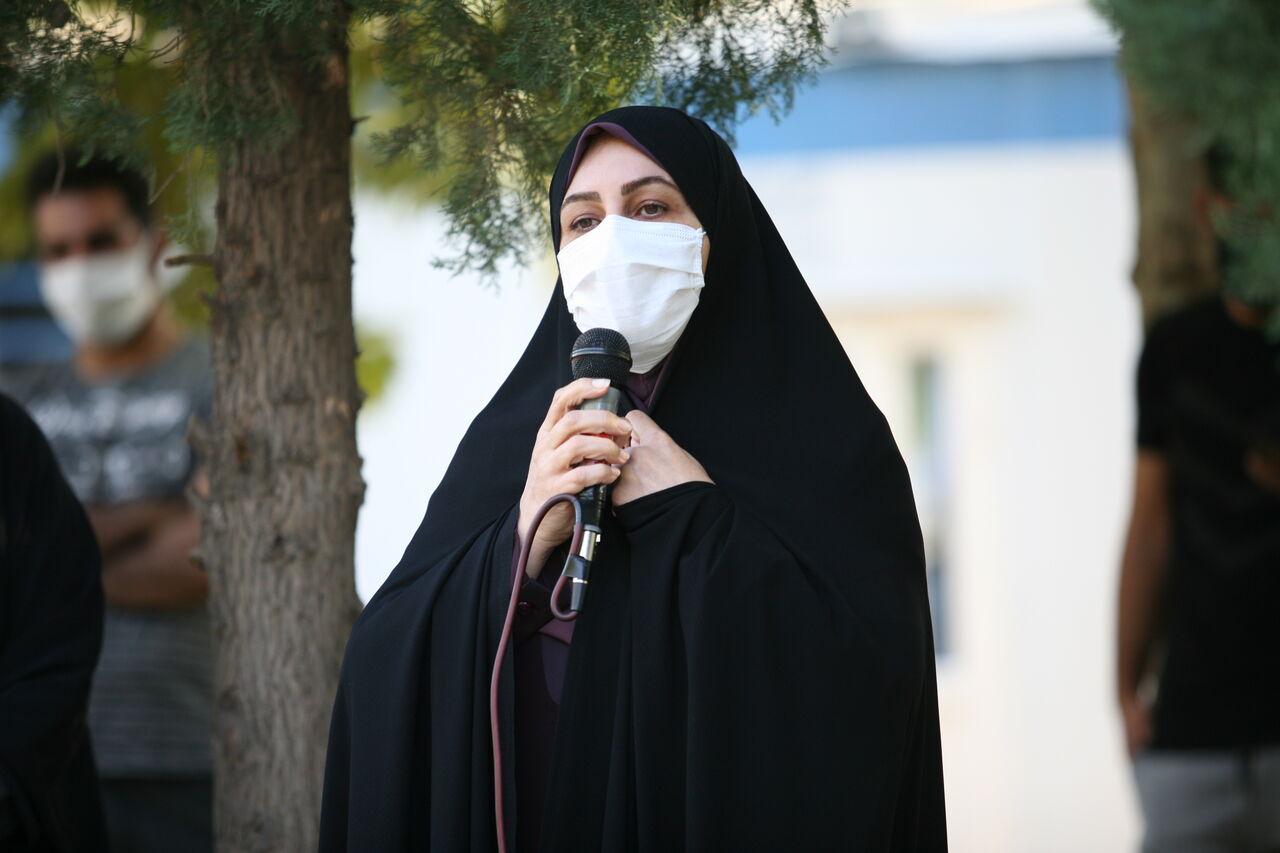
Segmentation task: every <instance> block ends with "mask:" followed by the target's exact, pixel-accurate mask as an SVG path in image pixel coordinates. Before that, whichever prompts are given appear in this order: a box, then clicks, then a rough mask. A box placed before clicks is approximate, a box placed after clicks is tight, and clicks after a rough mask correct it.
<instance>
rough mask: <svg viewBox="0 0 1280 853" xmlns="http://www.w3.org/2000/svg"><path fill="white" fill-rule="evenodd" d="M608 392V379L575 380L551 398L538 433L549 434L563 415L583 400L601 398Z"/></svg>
mask: <svg viewBox="0 0 1280 853" xmlns="http://www.w3.org/2000/svg"><path fill="white" fill-rule="evenodd" d="M608 390H609V380H608V379H575V380H573V381H572V382H570V383H569V384H568V385H566V386H564V387H563V388H560V389H558V390H557V391H556V393H555V396H553V397H552V398H551V406H550V408H548V409H547V417H546V418H545V419H544V420H543V421H542V427H541V428H540V429H539V432H550V431H551V429H552V427H554V426H555V425H556V424H557V423H559V422H560V419H561V418H563V417H564V416H565V413H567V412H569V411H570V410H572V409H574V408H576V407H577V406H578V405H579V404H580V403H582V401H583V400H591V399H594V398H596V397H600V396H603V395H604V393H605V392H606V391H608Z"/></svg>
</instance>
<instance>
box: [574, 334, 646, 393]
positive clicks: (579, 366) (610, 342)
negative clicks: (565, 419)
mask: <svg viewBox="0 0 1280 853" xmlns="http://www.w3.org/2000/svg"><path fill="white" fill-rule="evenodd" d="M569 362H570V364H571V365H572V367H573V378H574V379H582V378H583V377H590V378H592V379H608V380H609V382H610V384H612V385H613V387H615V388H622V387H624V386H625V385H626V384H627V375H628V374H629V373H631V345H630V344H628V343H627V339H626V338H624V337H623V336H622V335H621V334H619V333H618V332H615V331H614V330H613V329H587V330H586V331H585V332H583V333H582V334H581V335H578V339H577V340H576V341H574V342H573V351H572V352H571V353H570V354H569Z"/></svg>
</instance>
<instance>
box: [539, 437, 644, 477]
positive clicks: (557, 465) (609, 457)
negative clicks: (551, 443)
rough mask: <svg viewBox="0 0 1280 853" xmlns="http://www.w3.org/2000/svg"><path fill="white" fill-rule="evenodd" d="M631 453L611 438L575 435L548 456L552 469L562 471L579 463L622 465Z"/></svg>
mask: <svg viewBox="0 0 1280 853" xmlns="http://www.w3.org/2000/svg"><path fill="white" fill-rule="evenodd" d="M630 457H631V452H630V451H629V450H627V449H625V448H622V447H619V446H618V445H617V444H615V443H614V441H613V439H611V438H601V437H600V436H598V435H575V436H573V437H572V438H570V439H569V440H568V441H566V442H565V443H564V444H562V445H560V446H559V447H557V448H556V449H555V451H554V452H552V453H551V454H550V461H551V465H552V469H553V470H556V471H564V470H566V469H568V468H570V467H571V466H573V465H576V464H578V463H579V462H586V461H593V462H608V463H610V464H613V465H622V464H624V463H625V462H626V461H627V460H628V459H629V458H630Z"/></svg>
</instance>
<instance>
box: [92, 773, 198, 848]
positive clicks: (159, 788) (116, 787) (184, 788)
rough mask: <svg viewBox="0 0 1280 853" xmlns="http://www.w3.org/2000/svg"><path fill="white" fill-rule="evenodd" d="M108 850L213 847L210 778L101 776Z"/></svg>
mask: <svg viewBox="0 0 1280 853" xmlns="http://www.w3.org/2000/svg"><path fill="white" fill-rule="evenodd" d="M101 788H102V810H103V812H104V813H105V814H106V818H107V836H108V837H109V838H110V840H111V853H213V780H211V779H209V778H203V779H184V778H178V779H103V780H102V781H101Z"/></svg>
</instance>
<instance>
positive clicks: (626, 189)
mask: <svg viewBox="0 0 1280 853" xmlns="http://www.w3.org/2000/svg"><path fill="white" fill-rule="evenodd" d="M645 184H666V185H667V186H669V187H671V189H673V190H675V191H676V192H680V188H679V187H677V186H676V185H675V184H673V183H671V182H670V181H668V180H667V179H666V178H664V177H662V176H661V175H649V176H648V177H644V178H636V179H635V180H634V181H627V182H626V183H625V184H623V185H622V194H623V195H631V194H632V193H633V192H635V191H636V190H638V189H640V188H641V187H643V186H644V185H645Z"/></svg>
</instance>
